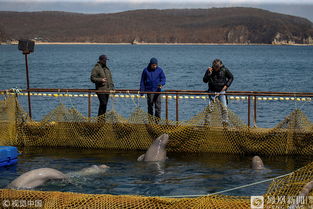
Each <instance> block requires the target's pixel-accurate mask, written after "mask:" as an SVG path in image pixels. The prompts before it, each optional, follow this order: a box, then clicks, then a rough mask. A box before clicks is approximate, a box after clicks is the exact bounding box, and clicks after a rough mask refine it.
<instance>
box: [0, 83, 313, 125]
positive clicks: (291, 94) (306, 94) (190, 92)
mask: <svg viewBox="0 0 313 209" xmlns="http://www.w3.org/2000/svg"><path fill="white" fill-rule="evenodd" d="M8 91H9V90H0V92H8ZM21 92H27V93H28V97H30V93H31V92H58V93H61V92H64V93H70V92H76V93H78V92H79V93H88V117H91V101H92V100H91V94H92V93H108V94H121V93H127V94H139V93H140V94H155V92H140V91H138V90H137V89H115V90H111V91H103V90H94V89H51V88H50V89H49V88H46V89H44V88H31V89H30V88H28V89H25V90H21ZM158 94H164V95H165V115H166V116H165V117H166V120H168V96H169V95H174V96H176V99H175V101H176V121H179V95H202V96H203V95H214V93H208V92H207V91H198V90H167V91H162V92H158ZM225 95H229V96H247V101H248V107H247V109H248V127H250V123H251V121H250V117H251V107H250V106H251V99H252V100H253V124H254V126H256V123H257V97H260V96H280V97H281V96H284V97H313V93H311V92H266V91H227V93H225ZM29 100H30V98H29ZM29 112H30V114H31V106H29Z"/></svg>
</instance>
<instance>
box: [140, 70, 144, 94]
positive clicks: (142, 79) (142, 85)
mask: <svg viewBox="0 0 313 209" xmlns="http://www.w3.org/2000/svg"><path fill="white" fill-rule="evenodd" d="M145 82H146V73H145V70H143V71H142V74H141V80H140V89H139V91H145V90H146V86H145Z"/></svg>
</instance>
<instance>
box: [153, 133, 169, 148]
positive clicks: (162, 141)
mask: <svg viewBox="0 0 313 209" xmlns="http://www.w3.org/2000/svg"><path fill="white" fill-rule="evenodd" d="M168 139H169V135H168V134H162V135H161V136H159V137H158V138H157V139H156V141H158V142H159V143H160V144H162V145H164V146H165V145H166V144H167V143H168Z"/></svg>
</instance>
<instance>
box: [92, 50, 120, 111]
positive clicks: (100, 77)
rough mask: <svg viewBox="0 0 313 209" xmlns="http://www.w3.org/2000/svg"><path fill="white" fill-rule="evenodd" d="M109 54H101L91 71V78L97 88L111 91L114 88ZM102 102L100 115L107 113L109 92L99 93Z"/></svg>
mask: <svg viewBox="0 0 313 209" xmlns="http://www.w3.org/2000/svg"><path fill="white" fill-rule="evenodd" d="M107 60H108V58H107V56H106V55H101V56H99V61H98V62H97V64H95V66H94V68H93V69H92V71H91V76H90V80H91V82H93V83H95V85H96V89H97V90H104V91H110V90H112V89H113V88H114V84H113V80H112V74H111V71H110V69H109V68H108V67H107ZM97 95H98V99H99V102H100V105H99V111H98V116H100V115H103V114H105V113H106V110H107V104H108V100H109V94H108V93H97Z"/></svg>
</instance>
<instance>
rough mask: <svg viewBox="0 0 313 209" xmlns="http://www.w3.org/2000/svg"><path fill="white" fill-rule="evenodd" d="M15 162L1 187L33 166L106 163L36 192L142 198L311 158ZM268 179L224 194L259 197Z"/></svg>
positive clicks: (118, 155) (284, 168)
mask: <svg viewBox="0 0 313 209" xmlns="http://www.w3.org/2000/svg"><path fill="white" fill-rule="evenodd" d="M20 150H22V151H23V154H22V155H20V156H19V161H18V164H17V165H15V166H10V167H4V168H0V187H1V188H4V187H5V186H6V185H7V184H9V182H11V181H12V180H13V179H15V178H16V177H18V176H19V175H21V174H23V173H25V172H27V171H29V170H32V169H36V168H41V167H50V168H55V169H58V170H60V171H62V172H64V173H67V172H72V171H78V170H80V169H82V168H85V167H88V166H90V165H93V164H96V165H99V164H106V165H109V166H110V168H109V169H108V171H107V172H106V173H102V174H99V175H93V176H84V177H73V178H71V179H70V180H69V181H51V182H48V183H47V184H46V185H44V186H41V187H38V188H37V190H45V191H66V192H78V193H91V194H114V195H121V194H136V195H145V196H150V195H151V196H171V195H204V194H209V193H214V192H218V191H222V190H225V189H230V188H233V187H237V186H241V185H245V184H250V183H253V182H257V181H261V180H265V179H270V178H274V177H276V176H279V175H283V174H286V173H289V172H291V171H293V170H295V169H298V168H300V167H302V166H304V165H306V164H307V163H309V162H311V160H312V156H288V157H287V156H275V157H263V161H264V164H265V167H266V169H265V170H252V169H251V168H250V163H251V158H252V156H242V155H230V154H212V153H168V157H169V159H168V160H167V161H166V162H137V157H138V156H139V155H141V154H143V152H142V151H112V150H82V149H68V148H66V149H65V148H54V149H51V148H49V149H48V148H45V149H43V148H27V149H24V150H23V149H22V148H20ZM269 184H270V182H269V183H263V184H259V185H254V186H252V187H248V188H244V189H240V190H235V191H232V192H228V193H225V194H227V195H247V196H250V195H259V194H263V193H265V192H266V189H267V187H268V185H269Z"/></svg>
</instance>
